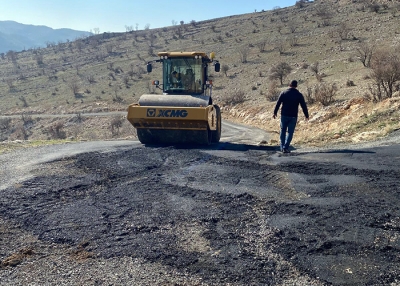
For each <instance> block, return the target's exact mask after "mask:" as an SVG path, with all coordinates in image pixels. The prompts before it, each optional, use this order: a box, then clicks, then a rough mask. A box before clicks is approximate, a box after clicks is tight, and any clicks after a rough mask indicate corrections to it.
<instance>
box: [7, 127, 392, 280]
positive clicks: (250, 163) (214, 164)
mask: <svg viewBox="0 0 400 286" xmlns="http://www.w3.org/2000/svg"><path fill="white" fill-rule="evenodd" d="M254 132H255V133H254ZM223 134H224V137H223V138H222V142H221V143H219V144H217V145H213V146H211V147H206V148H204V147H193V148H190V149H189V148H183V147H172V146H169V147H168V146H164V147H162V146H161V147H160V146H158V147H157V146H143V145H141V144H139V143H137V142H127V141H125V142H96V143H93V142H86V143H79V144H70V145H62V146H49V147H41V148H35V149H29V150H19V151H18V152H16V153H9V154H4V155H1V156H0V164H1V165H0V166H1V169H0V174H1V181H0V191H1V197H0V231H1V236H0V261H1V263H2V264H1V268H0V281H2V282H1V284H2V285H18V284H20V285H26V284H31V285H36V284H37V285H43V284H50V285H399V283H400V270H399V269H400V187H399V183H398V179H399V178H400V170H399V167H398V166H399V165H400V155H399V154H400V146H399V145H398V144H388V145H387V146H377V147H369V148H364V149H360V148H359V147H357V146H353V147H351V148H350V147H349V148H342V149H340V148H337V149H325V150H311V149H299V150H295V152H293V153H291V154H290V155H282V154H280V153H279V152H277V148H275V147H266V146H265V147H264V146H257V145H256V143H257V142H258V141H260V140H263V138H264V139H267V138H268V134H265V133H263V132H261V131H260V130H253V129H248V128H246V127H243V126H235V125H231V124H228V123H225V124H224V126H223ZM249 138H254V140H249Z"/></svg>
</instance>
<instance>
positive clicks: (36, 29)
mask: <svg viewBox="0 0 400 286" xmlns="http://www.w3.org/2000/svg"><path fill="white" fill-rule="evenodd" d="M90 35H92V33H90V32H85V31H77V30H72V29H52V28H50V27H46V26H35V25H25V24H21V23H17V22H14V21H0V53H5V52H7V51H9V50H13V51H16V52H18V51H22V50H25V49H30V48H38V47H45V46H46V43H49V42H50V43H55V44H57V43H58V42H60V41H62V42H65V41H66V40H71V41H73V40H75V39H76V38H79V37H82V36H90Z"/></svg>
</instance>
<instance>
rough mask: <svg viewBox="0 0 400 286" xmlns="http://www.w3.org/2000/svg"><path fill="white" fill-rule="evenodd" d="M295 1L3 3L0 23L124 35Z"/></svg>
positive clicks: (38, 0)
mask: <svg viewBox="0 0 400 286" xmlns="http://www.w3.org/2000/svg"><path fill="white" fill-rule="evenodd" d="M295 3H296V0H272V1H270V0H246V1H243V0H242V1H238V0H214V1H212V0H199V1H192V0H186V1H182V0H170V1H165V0H164V1H151V0H140V1H138V0H18V1H10V0H1V1H0V4H1V5H0V21H6V20H12V21H16V22H19V23H22V24H32V25H44V26H48V27H51V28H53V29H59V28H71V29H74V30H82V31H93V29H94V28H97V29H99V31H100V33H103V32H125V31H126V28H125V27H126V26H132V27H133V28H136V25H138V28H139V29H143V28H144V27H145V25H146V24H149V25H150V28H159V27H165V26H171V25H172V23H173V21H174V22H176V23H178V24H179V22H180V21H184V22H185V23H189V22H190V21H192V20H195V21H197V22H198V21H202V20H208V19H214V18H219V17H224V16H231V15H238V14H246V13H252V12H254V11H255V10H257V11H261V10H263V9H264V10H271V9H273V8H275V7H281V8H283V7H288V6H293V5H294V4H295Z"/></svg>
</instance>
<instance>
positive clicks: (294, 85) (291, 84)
mask: <svg viewBox="0 0 400 286" xmlns="http://www.w3.org/2000/svg"><path fill="white" fill-rule="evenodd" d="M289 86H290V87H294V88H296V87H297V80H292V81H291V82H290V84H289Z"/></svg>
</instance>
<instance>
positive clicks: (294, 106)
mask: <svg viewBox="0 0 400 286" xmlns="http://www.w3.org/2000/svg"><path fill="white" fill-rule="evenodd" d="M281 104H282V111H281V116H289V117H297V114H298V112H299V104H300V106H301V108H302V109H303V113H304V116H305V117H306V118H308V109H307V105H306V102H305V100H304V96H303V95H302V94H301V93H300V91H298V90H297V89H295V88H292V87H291V88H289V89H287V90H285V91H283V92H282V93H281V94H280V95H279V98H278V101H277V103H276V106H275V109H274V115H277V114H278V110H279V107H280V106H281Z"/></svg>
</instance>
